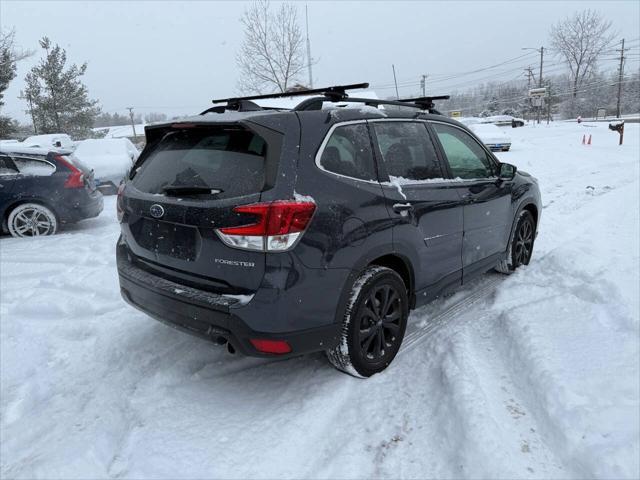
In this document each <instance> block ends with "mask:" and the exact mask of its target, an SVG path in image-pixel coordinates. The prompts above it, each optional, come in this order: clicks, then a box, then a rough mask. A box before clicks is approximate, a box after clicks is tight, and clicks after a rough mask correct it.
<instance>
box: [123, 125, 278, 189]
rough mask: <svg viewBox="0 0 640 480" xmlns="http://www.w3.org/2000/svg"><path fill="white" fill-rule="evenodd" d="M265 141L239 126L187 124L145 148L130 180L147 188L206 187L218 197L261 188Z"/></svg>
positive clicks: (137, 185)
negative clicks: (207, 126) (149, 147)
mask: <svg viewBox="0 0 640 480" xmlns="http://www.w3.org/2000/svg"><path fill="white" fill-rule="evenodd" d="M265 156H266V144H265V141H264V140H263V139H262V138H261V137H259V136H258V135H256V134H254V133H253V132H250V131H248V130H244V129H239V128H234V129H231V128H216V129H211V128H192V129H183V130H176V131H172V132H169V133H167V134H166V135H165V136H164V138H162V140H160V142H159V143H158V144H157V145H155V146H154V147H153V149H152V150H151V151H149V152H147V155H146V158H145V159H144V161H143V163H142V165H141V166H140V167H139V168H138V169H137V171H136V172H135V174H134V175H135V176H134V177H133V184H134V185H135V187H136V188H137V189H138V190H140V191H142V192H147V193H160V194H162V193H165V189H167V187H207V188H211V189H213V190H222V193H220V194H219V195H218V197H237V196H242V195H247V194H251V193H258V192H261V191H262V189H263V187H264V181H265Z"/></svg>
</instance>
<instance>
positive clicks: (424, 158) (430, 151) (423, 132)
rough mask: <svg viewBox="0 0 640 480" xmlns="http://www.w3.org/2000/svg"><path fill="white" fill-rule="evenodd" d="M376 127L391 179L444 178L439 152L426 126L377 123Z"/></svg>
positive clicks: (411, 123) (383, 157)
mask: <svg viewBox="0 0 640 480" xmlns="http://www.w3.org/2000/svg"><path fill="white" fill-rule="evenodd" d="M373 125H374V129H375V132H376V137H377V139H378V147H379V148H380V154H381V155H382V160H383V161H384V166H385V169H386V170H387V174H388V175H389V177H397V178H404V179H408V180H431V179H438V178H442V170H441V168H440V164H439V162H438V157H437V156H436V150H435V148H434V146H433V143H432V142H431V138H430V137H429V133H428V131H427V129H426V128H425V126H424V125H423V124H422V123H416V122H375V123H374V124H373Z"/></svg>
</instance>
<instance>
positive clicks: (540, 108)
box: [538, 47, 544, 125]
mask: <svg viewBox="0 0 640 480" xmlns="http://www.w3.org/2000/svg"><path fill="white" fill-rule="evenodd" d="M543 58H544V47H540V73H539V74H538V87H540V88H542V62H543ZM541 101H544V97H542V100H541ZM540 110H542V107H538V125H539V124H540Z"/></svg>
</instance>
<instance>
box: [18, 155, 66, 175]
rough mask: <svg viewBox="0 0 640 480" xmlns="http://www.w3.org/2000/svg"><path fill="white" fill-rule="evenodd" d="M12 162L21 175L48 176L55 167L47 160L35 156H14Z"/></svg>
mask: <svg viewBox="0 0 640 480" xmlns="http://www.w3.org/2000/svg"><path fill="white" fill-rule="evenodd" d="M13 163H15V165H16V167H17V168H18V171H19V172H20V173H21V174H22V175H27V176H34V177H48V176H49V175H52V174H53V173H54V172H55V171H56V168H55V167H54V166H53V165H51V164H50V163H49V162H45V161H44V160H36V159H35V158H25V157H14V158H13Z"/></svg>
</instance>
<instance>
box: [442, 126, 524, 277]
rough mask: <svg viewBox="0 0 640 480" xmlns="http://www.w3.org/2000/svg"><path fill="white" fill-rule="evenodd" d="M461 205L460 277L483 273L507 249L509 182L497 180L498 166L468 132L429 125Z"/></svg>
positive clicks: (509, 221)
mask: <svg viewBox="0 0 640 480" xmlns="http://www.w3.org/2000/svg"><path fill="white" fill-rule="evenodd" d="M430 125H431V127H432V128H433V130H434V132H435V134H436V135H435V136H436V138H437V139H438V142H439V144H440V148H441V149H442V152H443V154H444V157H445V159H446V162H447V166H448V168H449V171H450V174H451V176H452V178H453V179H454V180H455V184H456V185H457V186H458V191H459V193H460V196H461V197H462V199H463V201H464V202H465V205H464V240H463V247H462V266H463V269H464V276H465V277H466V276H467V275H468V274H469V275H470V274H473V273H475V272H476V271H479V270H486V269H487V266H489V268H490V266H491V264H492V263H494V262H495V260H496V258H497V257H498V256H499V255H502V254H503V253H504V251H505V250H506V247H507V241H508V238H509V235H508V232H509V229H510V227H511V214H510V212H511V187H512V182H504V181H501V180H499V178H498V171H499V165H498V163H497V162H496V161H495V160H494V158H493V157H492V155H491V154H490V153H489V152H488V151H487V150H486V149H485V148H484V147H483V146H482V145H481V144H480V143H479V142H478V141H477V140H476V139H475V138H474V137H473V136H472V135H470V134H469V133H468V132H466V131H465V130H463V129H462V128H460V127H457V126H455V125H452V124H448V123H444V122H431V123H430Z"/></svg>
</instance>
